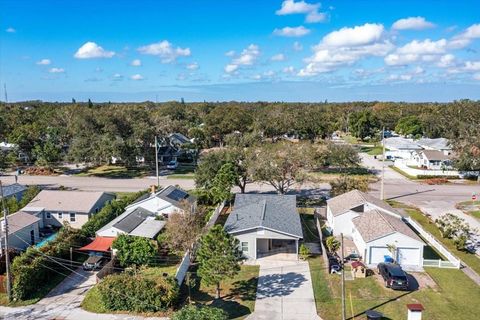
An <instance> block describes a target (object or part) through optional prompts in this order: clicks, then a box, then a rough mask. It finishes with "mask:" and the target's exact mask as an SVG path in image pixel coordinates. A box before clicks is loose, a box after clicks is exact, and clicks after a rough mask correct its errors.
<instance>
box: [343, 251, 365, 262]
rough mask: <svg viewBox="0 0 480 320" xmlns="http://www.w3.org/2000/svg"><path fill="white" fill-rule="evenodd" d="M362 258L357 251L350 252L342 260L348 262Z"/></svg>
mask: <svg viewBox="0 0 480 320" xmlns="http://www.w3.org/2000/svg"><path fill="white" fill-rule="evenodd" d="M360 260H362V256H361V255H359V254H358V253H355V252H353V253H350V254H349V255H348V256H346V257H345V258H344V259H343V261H344V262H348V261H360Z"/></svg>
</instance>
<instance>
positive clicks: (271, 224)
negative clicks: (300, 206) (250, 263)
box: [224, 194, 303, 259]
mask: <svg viewBox="0 0 480 320" xmlns="http://www.w3.org/2000/svg"><path fill="white" fill-rule="evenodd" d="M224 228H225V231H227V232H228V233H229V234H231V235H233V236H234V237H235V238H237V239H238V240H239V245H240V249H241V250H242V253H243V256H244V257H245V258H247V259H257V258H260V257H263V256H266V255H274V254H277V253H287V254H288V253H290V254H296V255H298V243H299V241H300V240H301V239H303V232H302V224H301V221H300V215H299V214H298V212H297V208H296V196H294V195H272V194H237V195H236V196H235V205H234V208H233V211H232V213H230V215H229V216H228V219H227V221H226V222H225V226H224Z"/></svg>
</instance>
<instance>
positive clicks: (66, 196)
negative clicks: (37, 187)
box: [22, 190, 115, 228]
mask: <svg viewBox="0 0 480 320" xmlns="http://www.w3.org/2000/svg"><path fill="white" fill-rule="evenodd" d="M114 199H115V195H114V194H112V193H106V192H90V191H63V190H42V191H40V193H39V194H38V195H37V196H36V197H35V198H33V199H32V200H31V201H30V202H29V203H28V204H27V206H25V207H24V208H23V209H22V211H24V212H27V213H30V214H33V215H35V216H36V217H38V218H40V219H41V222H40V227H44V226H48V225H51V226H57V227H60V226H62V225H63V223H64V222H68V223H69V224H70V226H72V227H73V228H81V227H82V226H83V224H84V223H85V222H87V221H88V219H89V218H90V217H91V216H92V215H94V214H95V213H97V212H98V211H100V210H101V209H102V208H103V207H104V206H105V204H107V203H108V202H110V201H112V200H114Z"/></svg>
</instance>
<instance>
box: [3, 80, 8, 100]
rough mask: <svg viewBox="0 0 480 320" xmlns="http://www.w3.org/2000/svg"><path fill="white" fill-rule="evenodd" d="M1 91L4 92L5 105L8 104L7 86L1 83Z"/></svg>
mask: <svg viewBox="0 0 480 320" xmlns="http://www.w3.org/2000/svg"><path fill="white" fill-rule="evenodd" d="M3 90H4V91H5V103H8V95H7V84H6V83H5V82H4V83H3Z"/></svg>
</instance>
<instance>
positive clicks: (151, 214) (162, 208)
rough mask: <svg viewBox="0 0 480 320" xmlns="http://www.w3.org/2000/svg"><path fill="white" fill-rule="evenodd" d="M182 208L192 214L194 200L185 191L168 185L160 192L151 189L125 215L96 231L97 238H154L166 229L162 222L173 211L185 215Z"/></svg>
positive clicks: (126, 209) (127, 209) (126, 210)
mask: <svg viewBox="0 0 480 320" xmlns="http://www.w3.org/2000/svg"><path fill="white" fill-rule="evenodd" d="M184 205H188V206H191V208H190V209H191V211H192V212H194V211H195V205H196V199H195V197H193V196H191V195H189V194H188V193H187V192H185V191H183V190H181V189H179V188H177V187H174V186H168V187H166V188H164V189H162V190H160V191H159V192H155V189H154V188H153V187H152V192H151V193H150V194H145V195H143V196H142V197H140V198H139V199H137V200H136V201H135V202H134V203H132V204H131V205H129V206H127V207H126V208H125V212H124V213H122V214H121V215H120V216H118V217H116V218H115V219H113V220H112V221H111V222H109V223H108V224H106V225H105V226H104V227H103V228H101V229H100V230H98V231H97V232H96V236H97V237H118V235H120V234H128V235H132V236H139V237H145V238H151V239H154V238H155V237H156V236H157V235H158V234H159V233H160V231H161V230H162V229H163V227H164V226H165V223H166V222H165V219H167V218H168V216H169V215H170V214H172V213H173V212H184Z"/></svg>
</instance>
